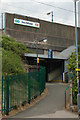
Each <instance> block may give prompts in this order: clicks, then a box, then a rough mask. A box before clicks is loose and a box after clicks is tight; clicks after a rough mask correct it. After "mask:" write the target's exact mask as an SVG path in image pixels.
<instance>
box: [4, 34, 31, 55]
mask: <svg viewBox="0 0 80 120" xmlns="http://www.w3.org/2000/svg"><path fill="white" fill-rule="evenodd" d="M2 47H3V48H4V49H5V50H9V51H10V50H11V51H13V52H14V53H16V54H18V55H19V56H20V57H23V56H24V53H29V50H28V49H27V48H26V46H25V45H24V44H23V43H20V42H16V40H14V39H13V38H11V37H8V36H2Z"/></svg>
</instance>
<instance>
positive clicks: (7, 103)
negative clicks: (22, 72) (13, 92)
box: [6, 75, 9, 115]
mask: <svg viewBox="0 0 80 120" xmlns="http://www.w3.org/2000/svg"><path fill="white" fill-rule="evenodd" d="M6 83H7V88H6V90H7V91H6V92H7V93H6V94H7V101H6V115H9V78H8V75H7V76H6Z"/></svg>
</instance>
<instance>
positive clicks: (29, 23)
mask: <svg viewBox="0 0 80 120" xmlns="http://www.w3.org/2000/svg"><path fill="white" fill-rule="evenodd" d="M14 24H18V25H23V26H29V27H35V28H40V23H37V22H32V21H27V20H22V19H17V18H14Z"/></svg>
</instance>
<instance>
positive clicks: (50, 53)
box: [48, 49, 53, 58]
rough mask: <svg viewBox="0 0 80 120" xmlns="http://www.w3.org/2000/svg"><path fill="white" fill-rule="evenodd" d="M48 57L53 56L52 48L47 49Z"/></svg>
mask: <svg viewBox="0 0 80 120" xmlns="http://www.w3.org/2000/svg"><path fill="white" fill-rule="evenodd" d="M48 58H53V50H52V49H48Z"/></svg>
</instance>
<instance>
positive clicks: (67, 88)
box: [64, 86, 70, 108]
mask: <svg viewBox="0 0 80 120" xmlns="http://www.w3.org/2000/svg"><path fill="white" fill-rule="evenodd" d="M68 89H69V86H67V88H66V89H65V91H64V93H65V108H66V102H67V99H66V97H67V95H66V92H67V90H68ZM69 94H70V93H69Z"/></svg>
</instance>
